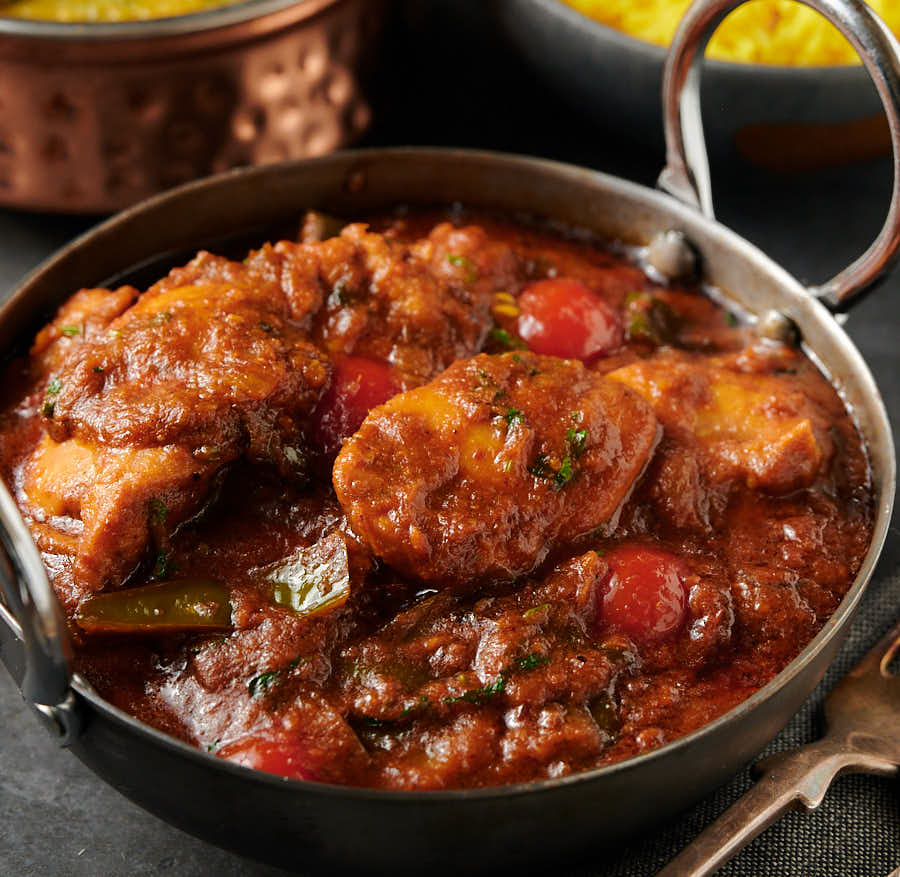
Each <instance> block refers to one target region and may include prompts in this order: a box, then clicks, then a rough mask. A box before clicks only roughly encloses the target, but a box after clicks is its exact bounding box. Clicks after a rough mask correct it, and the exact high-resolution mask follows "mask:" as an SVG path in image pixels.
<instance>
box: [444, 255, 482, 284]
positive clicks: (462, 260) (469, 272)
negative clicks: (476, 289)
mask: <svg viewBox="0 0 900 877" xmlns="http://www.w3.org/2000/svg"><path fill="white" fill-rule="evenodd" d="M447 261H448V262H449V263H450V264H451V265H458V266H459V267H461V268H465V269H466V282H467V283H473V282H474V281H475V280H476V279H477V278H478V269H477V268H476V267H475V265H474V263H473V262H472V260H471V259H467V258H466V257H465V256H457V255H456V254H454V253H447Z"/></svg>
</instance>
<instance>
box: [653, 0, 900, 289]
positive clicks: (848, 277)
mask: <svg viewBox="0 0 900 877" xmlns="http://www.w3.org/2000/svg"><path fill="white" fill-rule="evenodd" d="M745 2H746V0H694V3H692V4H691V6H690V8H689V9H688V11H687V12H686V13H685V15H684V18H683V19H682V20H681V24H680V25H679V27H678V30H677V32H676V33H675V37H674V39H673V41H672V47H671V49H670V50H669V54H668V55H667V57H666V63H665V68H664V71H663V93H662V100H663V125H664V130H665V137H666V167H665V168H664V169H663V172H662V173H661V174H660V176H659V186H660V188H662V189H665V191H667V192H669V193H670V194H672V195H674V196H675V197H676V198H678V199H679V200H681V201H684V202H685V203H687V204H689V205H690V206H692V207H695V208H697V209H698V210H700V211H701V212H702V213H703V214H704V215H705V216H708V217H709V218H710V219H713V218H714V213H713V203H712V190H711V188H710V181H709V162H708V160H707V156H706V145H705V143H704V140H703V123H702V121H701V118H700V65H701V62H702V60H703V53H704V51H705V49H706V44H707V43H708V42H709V39H710V37H711V36H712V35H713V33H714V32H715V30H716V28H717V27H718V26H719V24H721V22H722V20H723V19H724V18H725V16H727V15H728V13H730V12H732V11H733V10H734V9H736V8H737V7H738V6H741V5H743V3H745ZM798 2H802V3H803V4H805V5H806V6H809V7H810V8H811V9H814V10H816V11H817V12H819V13H821V14H822V15H824V16H825V17H826V18H827V19H828V20H829V21H830V22H831V23H832V24H833V25H835V27H837V28H838V30H840V31H841V33H842V34H843V35H844V36H845V37H846V38H847V39H848V40H849V41H850V43H851V45H852V46H853V48H854V49H856V51H857V52H858V53H859V56H860V58H861V59H862V62H863V64H864V65H865V67H866V70H868V72H869V75H870V76H871V77H872V81H873V82H874V83H875V87H876V89H877V90H878V96H879V97H880V98H881V102H882V104H883V106H884V111H885V113H886V115H887V119H888V126H889V128H890V135H891V147H892V149H893V172H894V182H893V187H892V190H891V205H890V207H889V209H888V214H887V219H885V222H884V226H883V227H882V229H881V231H880V232H879V233H878V236H877V237H876V238H875V240H874V241H873V242H872V245H871V246H870V247H869V249H867V250H866V251H865V253H863V254H862V255H861V256H860V257H859V258H858V259H856V261H854V262H853V263H852V264H851V265H849V266H848V267H846V268H845V269H844V270H843V271H841V272H840V274H837V275H836V276H835V277H832V278H831V280H829V281H828V282H826V283H823V284H822V285H821V286H816V287H811V288H810V293H812V294H813V295H815V296H816V297H817V298H820V299H822V300H823V301H824V302H825V303H826V304H828V305H829V306H830V307H837V306H838V305H840V304H842V303H844V302H845V301H847V300H848V299H850V298H852V297H853V296H854V295H856V294H857V293H858V292H861V291H862V290H863V289H865V288H866V287H867V286H869V285H870V284H871V283H873V282H874V281H875V280H876V279H877V278H878V277H879V276H880V275H881V274H882V272H884V271H885V270H886V269H887V268H888V267H889V266H890V265H891V264H892V263H893V261H894V260H895V259H896V258H897V256H898V247H900V43H898V42H897V39H896V38H895V37H894V35H893V34H892V33H891V32H890V31H889V30H888V28H887V26H886V25H885V24H884V22H883V21H882V20H881V19H880V18H879V17H878V16H877V15H876V14H875V13H874V12H872V10H871V9H870V8H869V7H868V6H866V4H865V3H863V2H862V0H798Z"/></svg>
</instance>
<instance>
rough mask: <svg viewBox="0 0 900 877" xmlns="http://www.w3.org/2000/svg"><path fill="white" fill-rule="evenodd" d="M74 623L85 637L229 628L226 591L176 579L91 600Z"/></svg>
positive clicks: (217, 584) (202, 582) (205, 583)
mask: <svg viewBox="0 0 900 877" xmlns="http://www.w3.org/2000/svg"><path fill="white" fill-rule="evenodd" d="M75 622H76V623H77V624H78V626H79V627H80V628H81V629H82V630H85V631H87V632H88V633H180V632H187V631H192V630H205V631H208V630H228V629H230V628H231V602H230V600H229V593H228V588H226V587H225V585H223V584H222V583H221V582H217V581H215V580H213V579H176V580H174V581H169V582H159V583H158V584H154V585H144V586H142V587H139V588H126V589H124V590H121V591H116V592H115V593H112V594H101V595H99V596H97V597H91V598H90V599H88V600H85V602H84V603H82V604H81V608H80V609H79V610H78V613H77V614H76V616H75Z"/></svg>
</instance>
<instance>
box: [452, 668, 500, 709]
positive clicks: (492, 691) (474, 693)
mask: <svg viewBox="0 0 900 877" xmlns="http://www.w3.org/2000/svg"><path fill="white" fill-rule="evenodd" d="M505 690H506V672H505V671H504V672H502V673H501V674H500V675H499V676H498V677H497V678H496V679H495V680H494V681H493V682H492V683H491V684H490V685H485V686H484V687H483V688H471V689H469V691H465V692H463V693H462V694H460V695H458V696H457V697H445V698H444V703H462V702H465V703H484V702H485V701H486V700H487V699H488V698H491V697H493V696H494V695H496V694H502V693H503V691H505Z"/></svg>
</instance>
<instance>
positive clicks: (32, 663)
mask: <svg viewBox="0 0 900 877" xmlns="http://www.w3.org/2000/svg"><path fill="white" fill-rule="evenodd" d="M0 591H2V596H3V598H4V601H5V605H6V609H7V610H8V612H9V613H11V615H12V618H11V621H13V622H14V625H15V626H14V628H13V632H14V633H15V634H16V635H17V636H18V637H19V638H21V640H22V644H23V648H24V652H25V675H24V677H23V678H22V683H21V689H22V695H23V696H24V697H25V699H26V700H27V701H28V702H29V703H30V704H31V705H32V706H33V707H34V708H35V710H36V711H37V713H38V715H39V716H40V717H41V719H42V720H43V721H44V724H46V725H47V727H48V728H49V729H50V730H51V731H52V732H53V733H55V734H56V736H57V737H58V738H59V740H60V742H61V743H63V744H66V743H68V742H69V741H70V740H71V739H72V738H73V737H75V736H76V735H77V733H78V730H79V728H80V718H79V713H78V708H77V702H76V700H75V694H74V692H73V691H72V689H71V687H70V684H69V683H70V681H71V669H70V666H71V655H72V650H71V642H70V640H69V634H68V630H67V628H66V621H65V618H64V617H63V613H62V609H61V607H60V605H59V602H58V601H57V599H56V594H55V593H54V591H53V588H52V587H51V585H50V581H49V579H48V578H47V571H46V570H45V569H44V564H43V562H42V561H41V556H40V554H39V553H38V550H37V548H36V547H35V545H34V542H33V541H32V539H31V534H30V533H29V532H28V528H27V527H26V526H25V522H24V521H23V520H22V516H21V515H20V514H19V510H18V508H16V504H15V502H14V500H13V498H12V496H10V494H9V491H8V490H7V489H6V487H5V486H3V485H2V484H0ZM2 608H3V606H2V605H0V609H2ZM6 615H7V612H6V611H4V612H2V613H0V620H3V618H4V617H5V616H6ZM16 627H17V628H18V629H15V628H16Z"/></svg>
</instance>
